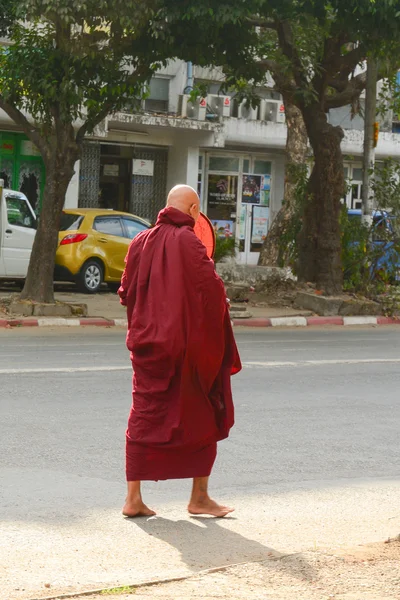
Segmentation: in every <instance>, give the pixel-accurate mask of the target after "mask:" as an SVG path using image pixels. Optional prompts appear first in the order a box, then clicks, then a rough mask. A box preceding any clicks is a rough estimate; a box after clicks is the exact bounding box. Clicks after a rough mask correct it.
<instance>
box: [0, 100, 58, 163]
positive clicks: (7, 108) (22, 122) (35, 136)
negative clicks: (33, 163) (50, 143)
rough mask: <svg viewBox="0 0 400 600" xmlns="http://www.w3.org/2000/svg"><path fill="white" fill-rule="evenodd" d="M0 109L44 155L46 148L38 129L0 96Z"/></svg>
mask: <svg viewBox="0 0 400 600" xmlns="http://www.w3.org/2000/svg"><path fill="white" fill-rule="evenodd" d="M0 108H1V109H3V110H4V112H5V113H7V115H8V116H9V117H10V119H12V120H13V121H14V123H16V124H17V125H19V126H20V127H21V128H22V130H23V132H24V133H25V134H26V135H27V136H28V138H29V139H30V140H31V141H32V142H33V143H34V144H35V146H37V147H38V148H39V150H40V152H41V154H42V155H46V154H47V151H48V148H47V144H46V143H45V142H44V140H43V138H42V136H41V135H40V131H39V129H38V128H37V127H36V126H35V125H33V124H32V123H30V122H29V121H28V119H27V118H26V116H25V115H24V114H23V113H22V112H21V111H20V110H19V109H18V108H15V106H12V104H9V103H8V102H6V101H5V100H4V99H3V98H2V97H1V96H0Z"/></svg>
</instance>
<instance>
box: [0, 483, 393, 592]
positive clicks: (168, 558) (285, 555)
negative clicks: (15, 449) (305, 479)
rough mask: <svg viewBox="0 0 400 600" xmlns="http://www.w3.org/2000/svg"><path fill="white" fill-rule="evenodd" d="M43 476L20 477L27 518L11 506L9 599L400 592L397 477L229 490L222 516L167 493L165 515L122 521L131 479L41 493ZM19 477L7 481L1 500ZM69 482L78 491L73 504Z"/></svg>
mask: <svg viewBox="0 0 400 600" xmlns="http://www.w3.org/2000/svg"><path fill="white" fill-rule="evenodd" d="M25 473H26V472H25ZM44 476H45V475H44V474H43V473H41V472H39V471H38V472H32V473H31V476H30V477H29V476H28V477H27V479H24V481H23V486H24V489H25V488H26V487H28V488H29V489H30V498H31V511H30V513H27V512H26V511H24V512H22V506H20V503H19V502H14V504H13V505H12V506H11V504H9V505H8V506H9V509H8V512H9V514H8V518H5V519H4V522H3V524H2V530H1V540H0V541H1V542H2V543H0V565H1V566H0V573H1V574H2V578H1V580H2V585H1V594H0V597H1V598H2V599H3V598H4V600H45V599H50V598H71V597H79V596H81V597H88V598H90V599H91V600H103V599H104V598H110V599H111V600H112V599H115V600H131V599H132V600H133V598H135V600H139V599H140V600H142V599H143V600H144V599H146V600H147V599H150V598H160V600H161V599H162V600H192V599H198V600H211V599H212V600H215V599H219V600H244V599H247V600H328V599H335V600H350V599H351V600H395V599H397V600H398V598H399V595H400V594H399V568H398V565H399V560H400V544H399V543H398V542H393V543H392V544H387V545H386V544H384V543H383V542H384V540H386V539H387V538H388V537H389V536H390V537H395V536H396V535H397V534H398V533H399V531H400V515H399V510H398V501H397V499H398V494H399V491H400V483H399V482H398V481H384V480H375V481H365V482H361V481H354V480H352V481H350V480H347V481H340V482H339V481H338V482H326V483H325V484H323V483H322V482H319V483H318V484H317V482H314V484H311V483H310V484H308V485H306V484H305V485H304V486H303V487H302V489H297V490H296V491H295V490H293V489H292V490H289V489H286V490H285V489H283V488H282V489H281V491H280V492H279V491H277V490H276V489H274V491H272V490H268V488H267V487H265V486H262V487H261V488H259V489H258V491H257V493H254V492H253V493H248V492H247V491H244V490H243V491H240V489H239V491H238V492H237V493H235V494H232V491H231V493H230V497H229V501H230V502H232V503H233V505H234V506H235V507H236V512H235V516H234V517H232V518H227V519H212V518H188V516H187V515H185V507H184V504H183V503H182V502H176V501H174V500H173V499H169V501H168V502H165V495H163V491H162V489H160V490H159V491H158V492H156V495H157V497H158V500H159V501H158V502H156V506H155V508H157V510H158V512H159V514H160V516H158V517H156V518H151V519H135V520H125V519H123V518H122V517H121V514H120V502H121V498H122V497H123V493H124V491H125V486H124V485H122V484H121V485H120V484H117V483H116V484H115V486H114V487H112V486H110V484H109V482H107V481H105V480H104V481H103V480H101V479H100V478H95V477H93V478H90V479H87V480H85V478H84V479H83V480H82V478H79V477H74V476H68V475H66V476H65V477H66V480H65V481H62V482H60V483H59V484H58V485H56V486H55V487H54V485H53V487H51V486H50V484H49V482H47V489H48V492H49V497H48V498H45V499H44V498H43V495H42V492H43V477H44ZM58 476H59V474H58V473H57V475H56V477H55V479H56V480H57V477H58ZM18 477H19V474H18V473H15V474H13V473H12V472H10V473H9V475H7V476H6V481H5V482H4V486H5V493H6V506H7V504H8V502H7V500H8V498H11V496H12V495H13V494H14V491H13V490H15V486H16V485H18ZM53 479H54V478H53ZM67 480H68V481H67ZM65 484H69V485H70V486H72V487H71V488H70V489H75V494H77V499H78V501H79V502H78V503H76V498H75V502H74V507H72V506H71V505H70V498H69V497H67V496H66V494H65V490H66V489H69V488H68V487H66V485H65ZM152 488H153V489H154V490H156V486H155V485H154V486H152ZM239 488H240V486H239ZM21 489H22V488H21ZM7 490H11V491H9V492H7ZM154 495H155V494H154V493H152V496H153V500H154ZM7 497H8V498H7ZM93 498H95V499H96V501H95V502H93ZM162 498H164V501H162ZM221 500H223V501H226V500H227V498H221ZM8 501H9V500H8ZM44 502H47V504H48V509H47V510H44ZM76 507H79V511H77V510H76ZM178 579H179V580H180V581H177V580H178ZM149 582H152V583H153V585H149ZM159 582H160V583H159ZM128 586H132V589H129V587H128ZM117 587H118V588H119V589H116V588H117ZM121 588H122V589H121ZM124 588H125V589H124ZM128 592H130V593H128ZM132 594H133V595H132Z"/></svg>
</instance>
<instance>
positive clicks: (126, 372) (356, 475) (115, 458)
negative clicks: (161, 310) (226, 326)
mask: <svg viewBox="0 0 400 600" xmlns="http://www.w3.org/2000/svg"><path fill="white" fill-rule="evenodd" d="M237 339H238V343H239V347H240V350H241V354H242V359H243V363H244V369H243V371H242V373H241V374H239V375H237V376H236V377H235V378H234V379H233V389H234V396H235V404H236V426H235V428H234V430H233V431H232V435H231V437H230V438H229V440H228V441H226V442H223V443H221V444H220V448H219V455H218V460H217V464H216V468H215V471H214V474H213V478H212V486H213V494H214V495H215V496H216V497H217V498H221V499H222V500H224V501H233V502H234V503H236V506H237V508H238V511H237V517H238V518H237V520H236V521H235V520H233V519H232V520H231V521H229V522H228V521H226V522H224V524H223V525H218V526H217V525H210V523H211V522H210V521H207V523H206V525H204V523H201V524H198V525H199V527H200V525H201V529H204V528H206V530H207V534H209V535H208V537H207V535H206V536H205V537H204V535H203V536H202V537H201V539H200V538H199V540H198V547H197V549H193V535H194V533H196V532H197V530H198V529H199V527H197V526H195V525H193V520H192V521H189V520H188V519H186V520H181V519H182V518H185V515H184V507H185V502H186V500H187V497H188V493H189V484H188V483H187V482H176V481H171V482H163V483H160V484H156V483H149V484H146V486H145V494H146V500H147V501H148V503H149V504H150V505H151V506H153V507H154V508H156V509H157V511H159V512H160V513H162V514H163V515H165V516H166V517H168V518H165V521H163V520H162V519H161V520H160V519H158V520H157V522H158V525H157V527H158V529H157V530H156V531H152V532H151V533H149V530H148V529H147V525H141V524H139V525H135V527H136V529H135V534H134V539H135V545H134V549H135V550H133V548H132V547H129V548H125V546H124V544H126V540H127V539H130V538H131V536H132V532H133V530H132V526H131V524H130V523H129V522H127V521H124V520H123V519H121V518H120V516H119V509H120V505H121V504H122V501H123V496H124V488H125V483H124V431H125V427H126V420H127V416H128V412H129V408H130V402H131V397H130V396H131V370H130V363H129V356H128V353H127V351H126V349H125V346H124V333H123V332H122V331H118V330H102V329H98V330H90V329H80V330H78V331H77V330H73V331H71V330H68V331H66V330H63V331H57V330H54V331H47V330H37V329H35V330H26V329H24V330H12V331H8V330H7V331H0V384H1V385H0V390H1V391H0V481H1V482H3V483H2V484H1V487H0V519H1V523H2V524H3V525H2V528H1V531H2V533H1V532H0V547H1V546H2V542H3V548H4V554H3V555H2V553H1V551H0V578H1V575H2V569H4V573H3V575H4V576H5V578H6V582H7V584H6V589H7V594H8V595H7V596H5V597H7V598H9V599H11V598H14V597H15V598H28V597H32V594H33V592H35V597H39V591H40V590H41V589H42V587H43V585H44V583H43V582H44V581H46V580H47V579H49V580H50V579H51V581H52V586H53V587H54V589H56V590H57V591H59V590H67V591H68V590H69V591H71V590H75V589H77V588H79V589H81V588H85V589H86V588H87V587H98V585H100V584H101V585H103V584H104V585H105V584H108V583H112V584H114V583H126V582H128V581H132V579H135V578H136V579H141V578H142V579H143V578H144V579H149V578H151V577H154V576H161V575H163V574H165V573H168V575H169V576H170V575H172V576H173V575H177V574H178V575H179V574H181V573H182V570H183V571H185V569H186V570H187V569H189V570H190V571H193V570H198V569H201V568H205V567H209V566H215V565H218V564H221V563H222V564H225V563H226V562H241V561H243V560H247V559H249V557H250V558H253V559H254V558H255V557H259V556H260V555H262V553H263V552H264V551H266V549H271V548H273V549H274V551H275V550H277V549H279V550H278V551H289V550H301V549H305V548H309V547H311V546H312V544H313V543H315V539H316V537H315V536H316V535H318V540H319V543H322V544H325V543H326V544H329V543H333V542H334V543H339V542H340V540H341V539H342V538H343V536H345V535H346V534H347V532H349V535H350V536H352V540H353V541H357V540H356V538H357V536H358V534H360V536H364V535H365V534H366V532H368V531H369V533H370V538H374V536H375V535H376V536H377V537H379V536H383V535H384V534H385V533H388V534H390V533H392V531H391V530H390V528H391V527H397V524H399V525H400V515H399V512H400V511H399V509H398V503H396V500H395V496H396V497H397V498H398V492H399V491H400V477H399V473H400V445H399V430H400V394H399V388H400V330H399V329H398V328H385V327H380V328H366V329H347V328H340V329H326V330H314V329H302V330H272V329H268V330H251V331H246V330H244V331H239V332H238V333H237ZM395 507H397V508H395ZM361 513H363V517H361V516H360V514H361ZM390 519H393V520H392V521H391V522H390ZM172 522H174V528H173V531H172V530H170V527H169V524H170V523H172ZM213 523H215V521H214V522H213ZM225 523H228V524H227V525H226V524H225ZM277 523H284V524H285V525H284V528H285V535H283V531H282V528H280V527H277ZM371 523H373V526H372V530H368V527H371ZM193 528H194V529H193ZM352 528H353V529H354V531H353V529H352ZM289 530H290V535H289V534H288V533H289ZM221 531H222V533H223V534H224V537H223V538H222V537H221ZM316 531H317V532H318V533H316ZM352 532H353V533H352ZM397 533H398V532H397ZM203 534H204V531H203ZM353 534H354V535H353ZM149 535H150V537H149ZM179 535H181V537H179ZM2 536H4V537H3V538H2ZM135 536H136V537H135ZM116 540H118V543H117V546H118V550H116V546H115V543H116ZM124 540H125V541H124ZM149 540H150V541H149ZM185 540H186V541H185ZM267 542H268V543H267ZM203 546H204V553H203V554H202V552H200V550H199V548H200V549H201V548H203ZM11 547H12V548H13V551H12V552H11V554H10V550H9V548H11ZM32 547H34V548H35V553H34V555H33V554H32ZM6 548H8V549H7V550H6ZM171 548H172V549H173V550H172V551H171ZM137 552H139V554H140V560H139V561H138V559H137ZM199 552H200V554H199ZM49 553H50V554H51V555H52V556H53V560H52V559H51V558H49ZM71 553H72V554H71ZM174 553H175V554H174ZM27 557H28V558H27ZM44 557H46V559H45V561H44ZM155 557H157V561H156V564H155V562H154V559H155ZM160 557H161V558H160ZM21 560H24V561H25V562H26V561H28V565H29V566H28V567H27V569H28V572H30V581H31V583H30V584H29V585H28V584H27V583H26V576H25V575H24V573H25V571H24V570H21V569H19V568H18V564H17V563H18V561H21ZM82 560H83V562H82ZM129 560H131V562H129ZM4 561H5V562H6V565H5V566H4ZM41 561H44V562H45V563H46V566H45V567H44V566H43V565H42V562H41ZM11 563H12V564H11ZM135 563H136V564H135ZM128 564H129V566H128ZM2 565H3V566H2ZM39 565H42V566H40V567H39ZM139 567H140V568H139ZM29 569H30V570H29ZM40 569H42V571H40ZM135 569H136V570H135ZM160 574H161V575H160ZM7 586H8V588H7ZM29 586H30V587H29ZM17 588H18V589H17ZM24 590H25V591H24ZM26 590H28V591H26ZM38 590H39V591H38ZM29 593H30V594H31V596H29ZM47 593H48V590H47ZM13 594H14V595H13ZM43 594H44V591H43V589H42V595H43Z"/></svg>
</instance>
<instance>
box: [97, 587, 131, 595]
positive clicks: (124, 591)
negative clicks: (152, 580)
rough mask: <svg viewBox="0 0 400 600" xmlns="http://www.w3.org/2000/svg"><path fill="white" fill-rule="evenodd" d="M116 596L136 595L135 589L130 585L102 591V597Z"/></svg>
mask: <svg viewBox="0 0 400 600" xmlns="http://www.w3.org/2000/svg"><path fill="white" fill-rule="evenodd" d="M117 594H132V595H133V594H136V588H135V587H133V586H132V585H125V586H122V587H116V588H111V589H109V590H103V591H102V592H101V595H102V596H116V595H117Z"/></svg>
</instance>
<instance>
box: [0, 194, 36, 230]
mask: <svg viewBox="0 0 400 600" xmlns="http://www.w3.org/2000/svg"><path fill="white" fill-rule="evenodd" d="M6 205H7V219H8V223H9V224H10V225H17V226H18V227H26V228H27V229H36V219H35V217H34V216H33V214H32V213H31V211H30V209H29V207H28V205H27V203H26V200H24V199H23V198H19V197H17V196H6Z"/></svg>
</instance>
